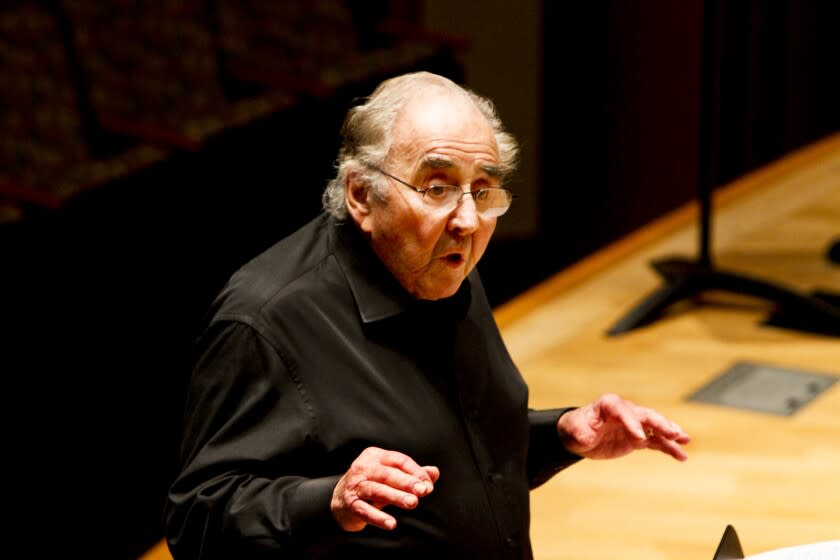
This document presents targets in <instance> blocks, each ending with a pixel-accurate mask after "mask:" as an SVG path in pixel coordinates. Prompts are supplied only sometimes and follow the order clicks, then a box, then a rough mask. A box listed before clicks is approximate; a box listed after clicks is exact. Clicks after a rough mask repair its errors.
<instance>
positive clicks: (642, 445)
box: [557, 394, 691, 461]
mask: <svg viewBox="0 0 840 560" xmlns="http://www.w3.org/2000/svg"><path fill="white" fill-rule="evenodd" d="M557 429H558V431H559V433H560V437H561V439H562V441H563V444H564V445H565V446H566V448H567V449H568V450H569V451H571V452H572V453H577V454H578V455H581V456H582V457H587V458H589V459H613V458H616V457H622V456H624V455H627V454H628V453H631V452H632V451H635V450H636V449H656V450H658V451H661V452H663V453H666V454H668V455H670V456H671V457H673V458H674V459H677V460H679V461H685V460H686V459H687V458H688V455H686V453H685V451H684V450H683V448H682V446H683V445H684V444H687V443H688V442H690V441H691V437H690V436H689V435H688V434H687V433H685V432H684V431H683V429H682V428H680V427H679V426H678V425H677V424H676V423H674V422H672V421H671V420H668V419H667V418H665V417H664V416H662V415H661V414H660V413H658V412H656V411H655V410H652V409H650V408H646V407H643V406H639V405H637V404H634V403H632V402H630V401H627V400H624V399H622V398H621V397H619V396H618V395H614V394H607V395H603V396H601V397H599V398H598V399H597V400H596V401H595V402H593V403H591V404H588V405H586V406H582V407H580V408H576V409H574V410H570V411H569V412H566V413H565V414H563V415H562V416H561V417H560V419H559V420H558V421H557Z"/></svg>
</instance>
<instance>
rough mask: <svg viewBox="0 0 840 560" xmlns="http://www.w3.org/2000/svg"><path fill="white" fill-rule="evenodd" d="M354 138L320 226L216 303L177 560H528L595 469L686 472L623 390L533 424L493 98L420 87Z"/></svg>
mask: <svg viewBox="0 0 840 560" xmlns="http://www.w3.org/2000/svg"><path fill="white" fill-rule="evenodd" d="M342 134H343V144H342V148H341V151H340V154H339V157H338V172H337V176H336V177H335V178H334V179H333V180H332V181H331V182H330V183H329V185H328V186H327V189H326V190H325V192H324V196H323V200H324V208H325V212H324V213H323V214H322V215H320V216H318V217H317V218H315V219H314V220H313V221H312V222H310V223H309V224H308V225H306V226H304V227H303V228H302V229H300V230H299V231H297V232H296V233H294V234H292V235H291V236H290V237H288V238H287V239H284V240H282V241H280V242H279V243H277V244H276V245H274V246H273V247H271V248H269V249H268V250H267V251H266V252H265V253H263V254H262V255H259V256H258V257H256V258H255V259H254V260H253V261H251V262H250V263H248V264H246V265H245V266H244V267H243V268H242V269H241V270H239V271H238V272H237V273H236V274H235V275H234V276H233V277H232V278H231V279H230V281H229V282H228V284H227V286H226V287H225V288H224V290H223V291H222V293H221V294H220V295H219V297H218V298H217V299H216V301H215V303H214V306H213V309H212V314H211V319H210V321H209V323H208V325H207V327H206V330H205V331H204V333H203V336H202V337H201V339H200V344H199V346H198V349H197V350H198V353H197V358H196V362H195V368H194V371H193V375H192V379H191V383H190V387H189V392H188V402H187V405H186V410H187V414H186V422H185V426H184V433H183V445H182V461H183V463H182V468H181V471H180V473H179V475H178V476H177V478H176V480H175V481H174V483H173V485H172V487H171V490H170V493H169V500H168V503H167V512H166V513H167V516H166V523H167V538H168V543H169V547H170V550H171V551H172V553H173V555H174V557H175V558H176V559H182V558H190V559H198V558H236V559H240V560H241V559H249V558H347V557H359V558H366V559H370V558H415V557H417V558H419V557H424V558H426V557H432V556H431V555H437V557H438V558H441V557H442V558H482V559H487V558H530V557H531V546H530V540H529V535H528V530H529V490H530V489H532V488H534V487H536V486H538V485H540V484H542V483H543V482H545V481H546V480H548V479H549V478H550V477H551V476H553V475H554V474H556V473H557V472H559V471H560V470H562V469H563V468H565V467H567V466H569V465H571V464H572V463H574V462H576V461H579V460H580V459H581V458H582V457H588V458H593V459H600V458H613V457H619V456H622V455H625V454H627V453H629V452H631V451H633V450H636V449H643V448H650V449H656V450H659V451H662V452H664V453H666V454H668V455H670V456H672V457H674V458H676V459H679V460H684V459H685V458H686V455H685V453H684V451H683V449H682V445H683V444H685V443H687V442H688V441H689V437H688V435H687V434H685V433H684V432H683V430H682V429H681V428H680V427H679V426H677V425H676V424H674V423H673V422H671V421H669V420H668V419H666V418H664V417H663V416H662V415H660V414H658V413H657V412H655V411H653V410H651V409H648V408H644V407H641V406H638V405H635V404H633V403H631V402H628V401H626V400H623V399H621V398H619V397H617V396H615V395H605V396H602V397H601V398H599V399H598V400H596V401H595V402H594V403H592V404H589V405H586V406H582V407H579V408H561V409H554V410H539V411H537V410H531V409H529V408H528V391H527V387H526V385H525V383H524V381H523V379H522V377H521V375H520V373H519V372H518V370H517V368H516V366H515V364H514V363H513V361H512V360H511V358H510V356H509V355H508V352H507V350H506V348H505V345H504V343H503V341H502V338H501V336H500V334H499V331H498V329H497V327H496V325H495V322H494V320H493V316H492V313H491V309H490V307H489V305H488V303H487V299H486V297H485V294H484V290H483V288H482V285H481V281H480V279H479V276H478V274H477V271H476V270H475V266H476V263H477V262H478V261H479V259H480V258H481V256H482V254H483V253H484V250H485V249H486V248H487V244H488V242H489V241H490V237H491V235H492V233H493V230H494V228H495V225H496V220H497V218H498V217H499V216H501V215H503V214H504V213H505V212H506V211H507V210H508V208H509V207H510V204H511V201H512V199H513V195H512V193H510V192H509V191H508V190H507V189H505V187H504V182H503V181H504V178H505V177H506V176H507V175H508V174H509V173H510V172H511V171H512V170H513V167H514V164H515V159H516V151H517V146H516V142H515V140H514V139H513V138H512V137H511V136H510V135H509V134H508V133H506V132H505V131H504V130H503V128H502V124H501V122H500V120H499V118H498V117H497V115H496V113H495V109H494V107H493V105H492V103H491V102H490V101H488V100H487V99H484V98H481V97H479V96H477V95H476V94H474V93H473V92H470V91H468V90H466V89H464V88H462V87H460V86H458V85H456V84H454V83H453V82H451V81H449V80H447V79H445V78H443V77H440V76H436V75H433V74H429V73H422V72H421V73H413V74H407V75H403V76H399V77H396V78H393V79H390V80H387V81H386V82H384V83H382V84H381V85H380V86H379V87H378V88H377V89H376V90H375V91H374V92H373V94H372V95H371V96H370V97H369V98H367V100H366V101H365V103H364V104H362V105H359V106H356V107H354V108H352V109H351V110H350V112H349V113H348V115H347V118H346V120H345V124H344V127H343V129H342ZM354 555H358V556H354Z"/></svg>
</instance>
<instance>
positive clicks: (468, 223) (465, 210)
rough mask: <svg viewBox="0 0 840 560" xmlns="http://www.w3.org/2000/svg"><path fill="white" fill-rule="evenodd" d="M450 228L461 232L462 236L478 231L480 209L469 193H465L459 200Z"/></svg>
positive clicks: (450, 220) (450, 221)
mask: <svg viewBox="0 0 840 560" xmlns="http://www.w3.org/2000/svg"><path fill="white" fill-rule="evenodd" d="M449 224H450V227H452V228H454V229H458V230H460V232H461V234H462V235H463V234H469V233H472V232H474V231H475V230H476V229H478V225H479V220H478V208H476V206H475V199H474V198H473V196H472V194H471V193H470V192H469V191H466V192H464V193H463V194H462V195H461V198H460V199H459V200H458V205H457V206H455V209H454V210H453V212H452V217H451V218H450V219H449Z"/></svg>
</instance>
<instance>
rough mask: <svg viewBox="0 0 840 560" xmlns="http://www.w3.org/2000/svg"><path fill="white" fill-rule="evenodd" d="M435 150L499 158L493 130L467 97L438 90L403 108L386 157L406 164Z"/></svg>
mask: <svg viewBox="0 0 840 560" xmlns="http://www.w3.org/2000/svg"><path fill="white" fill-rule="evenodd" d="M436 148H438V149H454V150H456V151H458V150H460V151H464V152H465V153H475V154H478V155H480V156H482V157H484V158H490V159H497V158H498V148H497V146H496V137H495V135H494V133H493V129H492V127H491V125H490V123H489V122H488V121H487V118H486V117H485V116H484V115H483V114H482V113H481V111H479V109H478V107H476V106H475V104H474V103H473V102H472V100H471V99H470V98H469V97H468V96H467V95H466V94H463V93H462V92H459V91H452V90H448V89H444V88H439V87H436V88H430V89H428V90H424V91H423V92H420V93H418V94H416V95H414V96H413V97H412V98H411V99H409V100H408V101H407V102H406V103H405V105H404V106H403V107H402V109H401V110H400V112H399V113H398V114H397V118H396V119H395V121H394V128H393V137H392V144H391V153H390V154H389V156H392V157H394V158H395V159H398V160H402V161H403V162H405V163H408V162H409V161H412V160H413V161H417V160H419V159H420V158H424V157H425V156H426V155H427V154H428V153H429V151H430V150H435V149H436Z"/></svg>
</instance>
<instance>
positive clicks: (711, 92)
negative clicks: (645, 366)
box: [607, 0, 840, 336]
mask: <svg viewBox="0 0 840 560" xmlns="http://www.w3.org/2000/svg"><path fill="white" fill-rule="evenodd" d="M718 4H719V3H718V1H716V0H707V1H705V2H703V9H704V18H703V19H704V24H703V60H702V76H701V87H702V91H701V108H700V161H699V173H700V177H699V188H698V199H699V204H700V224H699V229H700V231H699V234H700V239H699V244H700V248H699V254H698V256H697V258H696V259H694V260H692V259H687V258H681V257H670V258H663V259H657V260H654V261H653V262H652V263H651V265H652V267H653V268H654V270H656V272H657V273H658V274H659V275H660V276H661V277H662V278H663V279H664V281H665V283H664V285H663V286H661V287H660V288H658V289H657V290H655V291H654V292H652V293H651V294H649V295H648V296H647V297H645V298H644V299H643V300H642V301H640V302H639V303H638V304H637V305H636V306H635V307H634V308H633V309H631V310H630V312H629V313H627V314H626V315H625V316H624V317H622V318H621V319H619V320H618V321H617V322H616V323H615V324H614V325H613V326H612V327H610V328H609V330H608V331H607V334H608V335H609V336H616V335H620V334H623V333H626V332H628V331H631V330H633V329H635V328H638V327H641V326H644V325H647V324H650V323H652V322H653V321H655V320H656V319H657V318H658V317H659V316H660V315H661V314H662V312H663V311H664V310H665V308H667V307H669V306H670V305H671V304H674V303H676V302H677V301H680V300H684V299H687V298H693V297H695V296H696V295H698V294H699V293H701V292H704V291H707V290H723V291H728V292H732V293H736V294H744V295H748V296H753V297H757V298H761V299H765V300H769V301H770V302H773V303H775V304H776V305H777V306H778V307H779V308H780V309H781V310H783V311H784V312H785V313H786V314H790V315H791V316H794V317H796V318H797V319H799V320H800V321H801V322H804V323H806V324H809V325H813V326H814V327H815V328H816V329H817V330H819V331H820V332H825V333H832V334H836V335H838V336H840V307H837V306H835V305H832V304H830V303H828V302H827V301H824V300H822V299H819V298H816V297H812V296H808V295H803V294H800V293H798V292H796V291H795V290H793V289H791V288H789V287H786V286H782V285H780V284H775V283H772V282H767V281H765V280H762V279H759V278H755V277H750V276H745V275H743V274H739V273H735V272H729V271H725V270H721V269H720V268H718V267H717V266H715V264H714V263H713V261H712V255H711V249H710V246H711V216H712V203H711V198H712V190H713V182H714V180H715V175H716V168H717V154H716V153H715V152H714V151H713V149H712V148H717V147H718V146H719V129H720V124H719V102H720V77H719V72H718V68H719V67H718V64H719V61H720V59H721V44H720V43H721V37H720V35H721V31H720V29H721V25H720V20H721V14H720V13H719V12H718Z"/></svg>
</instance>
